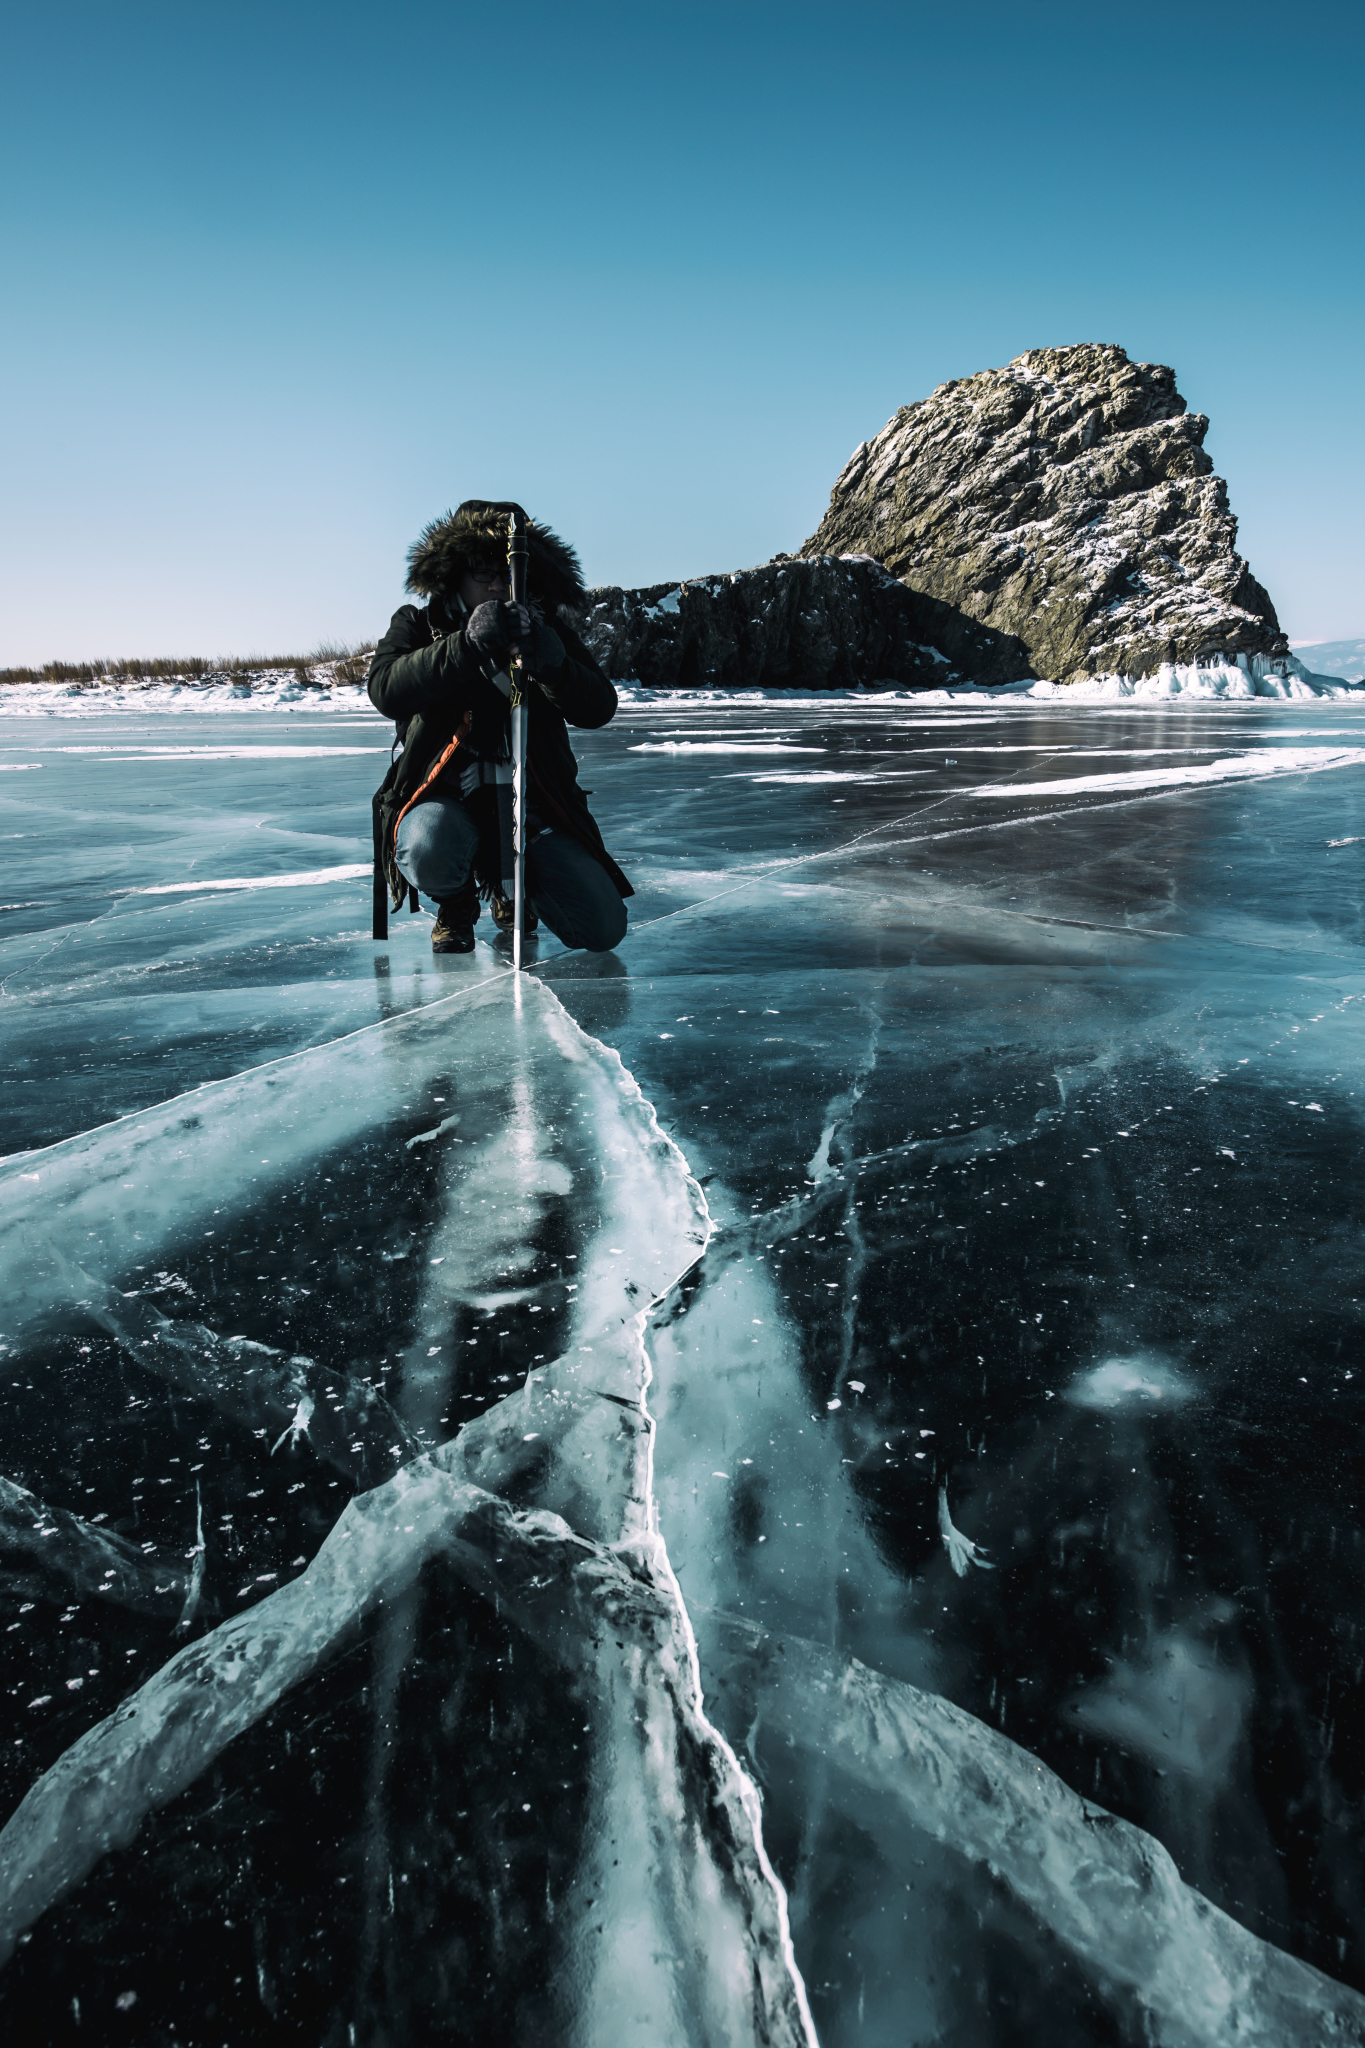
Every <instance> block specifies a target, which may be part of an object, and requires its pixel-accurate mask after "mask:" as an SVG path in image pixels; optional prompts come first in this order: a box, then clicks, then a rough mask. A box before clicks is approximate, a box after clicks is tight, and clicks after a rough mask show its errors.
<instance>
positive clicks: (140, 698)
mask: <svg viewBox="0 0 1365 2048" xmlns="http://www.w3.org/2000/svg"><path fill="white" fill-rule="evenodd" d="M334 669H335V664H334V663H327V662H319V663H317V664H316V666H315V668H314V670H313V674H314V676H315V678H316V680H315V681H314V682H312V683H304V682H301V681H300V680H299V677H298V674H297V672H296V671H295V670H294V669H292V668H279V669H253V670H252V671H251V672H250V673H249V674H247V673H240V674H234V673H231V672H229V671H227V670H224V671H222V672H221V673H220V674H217V675H208V676H202V677H198V676H148V677H147V678H146V679H145V680H144V679H141V678H138V677H123V678H120V679H119V680H118V681H117V682H89V683H85V682H81V683H7V684H6V685H5V686H4V688H3V689H0V716H3V715H4V714H6V713H8V714H9V715H10V716H12V717H14V716H17V717H20V718H25V717H33V718H43V717H46V718H90V717H92V716H94V715H95V714H96V713H101V712H106V711H144V712H146V711H158V712H159V711H279V710H289V711H332V712H334V711H354V710H356V709H357V708H362V707H368V705H369V698H368V697H367V696H366V694H365V685H364V684H363V683H348V682H342V681H340V680H338V678H337V676H336V675H335V673H334Z"/></svg>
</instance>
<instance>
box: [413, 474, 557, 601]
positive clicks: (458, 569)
mask: <svg viewBox="0 0 1365 2048" xmlns="http://www.w3.org/2000/svg"><path fill="white" fill-rule="evenodd" d="M520 511H521V507H520V505H515V504H512V503H511V502H510V501H507V500H492V499H488V498H466V499H465V501H464V503H463V505H460V506H458V507H457V508H456V510H455V511H454V512H447V513H446V514H445V516H444V518H442V519H433V520H432V522H431V525H430V526H428V527H427V528H426V529H425V530H424V532H423V533H422V535H421V537H420V539H418V540H416V541H414V543H413V545H412V546H411V547H410V548H409V550H408V589H409V590H411V591H414V592H415V593H416V594H417V595H418V596H420V597H447V596H453V595H454V593H455V590H456V586H457V585H458V584H459V581H460V579H461V577H462V576H463V575H464V574H465V572H466V570H468V569H470V568H472V567H473V566H474V564H475V563H476V562H486V561H487V560H488V559H489V557H490V556H494V557H498V558H501V557H502V556H504V555H505V554H506V552H507V519H508V514H509V513H511V512H520ZM522 516H523V518H525V516H526V515H525V514H524V513H523V514H522ZM526 538H527V549H528V553H529V555H530V561H529V562H528V564H527V578H526V582H527V592H526V594H527V596H528V597H534V598H537V599H538V600H539V601H540V603H541V604H542V605H543V606H544V607H545V608H546V610H548V611H551V612H553V611H556V610H557V609H558V608H559V606H560V605H569V606H570V607H571V608H573V609H577V608H578V607H579V606H580V605H581V604H582V602H583V599H584V597H585V596H586V594H587V593H586V591H585V589H584V584H583V571H582V569H581V567H580V566H579V561H578V556H577V555H576V554H575V553H574V550H573V549H572V548H571V547H570V546H569V545H568V543H567V542H566V541H562V540H561V539H560V538H559V536H558V534H555V533H551V531H550V529H549V527H548V526H541V525H540V524H539V522H538V521H537V520H534V519H527V520H526Z"/></svg>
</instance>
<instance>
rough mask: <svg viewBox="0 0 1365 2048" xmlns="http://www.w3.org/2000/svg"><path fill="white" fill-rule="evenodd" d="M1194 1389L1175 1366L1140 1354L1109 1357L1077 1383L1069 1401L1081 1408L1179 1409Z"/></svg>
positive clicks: (1069, 1392)
mask: <svg viewBox="0 0 1365 2048" xmlns="http://www.w3.org/2000/svg"><path fill="white" fill-rule="evenodd" d="M1193 1391H1194V1389H1193V1388H1192V1387H1191V1386H1190V1384H1189V1382H1188V1381H1187V1380H1184V1379H1182V1378H1181V1376H1180V1374H1179V1373H1178V1372H1176V1371H1175V1369H1174V1367H1172V1366H1170V1365H1166V1364H1164V1363H1163V1362H1162V1361H1161V1360H1160V1359H1156V1358H1151V1357H1147V1356H1145V1355H1143V1354H1141V1353H1139V1354H1138V1355H1137V1356H1136V1357H1134V1358H1106V1359H1104V1360H1103V1362H1102V1363H1101V1364H1099V1365H1096V1366H1093V1367H1092V1368H1091V1370H1090V1371H1089V1372H1084V1373H1082V1374H1081V1375H1080V1377H1079V1378H1078V1379H1076V1380H1074V1381H1073V1382H1072V1384H1071V1386H1070V1387H1069V1388H1068V1390H1067V1399H1068V1401H1070V1402H1072V1403H1073V1405H1074V1406H1075V1407H1077V1408H1108V1409H1118V1408H1144V1407H1161V1408H1176V1407H1179V1406H1180V1404H1181V1403H1182V1402H1183V1401H1188V1400H1189V1398H1190V1395H1191V1394H1192V1393H1193Z"/></svg>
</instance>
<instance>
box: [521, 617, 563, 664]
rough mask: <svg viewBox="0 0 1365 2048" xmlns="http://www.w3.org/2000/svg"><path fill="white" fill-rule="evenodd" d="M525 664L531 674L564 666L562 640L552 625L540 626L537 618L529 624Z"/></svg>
mask: <svg viewBox="0 0 1365 2048" xmlns="http://www.w3.org/2000/svg"><path fill="white" fill-rule="evenodd" d="M527 665H528V667H529V668H530V671H531V674H532V675H533V676H538V675H543V674H544V673H545V671H546V669H551V668H562V667H563V666H564V642H563V641H562V640H561V639H560V637H559V635H558V633H556V631H555V629H554V627H553V626H542V625H541V623H540V621H539V620H538V619H537V620H533V621H532V624H531V647H530V652H529V654H528V656H527Z"/></svg>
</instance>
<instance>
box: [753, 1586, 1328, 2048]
mask: <svg viewBox="0 0 1365 2048" xmlns="http://www.w3.org/2000/svg"><path fill="white" fill-rule="evenodd" d="M712 1620H713V1624H714V1629H713V1632H714V1634H715V1636H716V1639H717V1642H718V1644H721V1645H723V1646H724V1647H723V1649H718V1650H717V1653H716V1657H717V1660H720V1659H721V1658H722V1657H723V1656H725V1655H726V1654H727V1653H728V1665H727V1668H726V1671H725V1677H724V1683H726V1684H727V1685H729V1686H732V1687H741V1688H743V1689H745V1692H746V1697H748V1696H752V1697H754V1698H756V1700H757V1703H758V1711H759V1714H760V1715H761V1718H762V1721H763V1723H764V1724H765V1725H767V1726H768V1727H770V1728H772V1729H773V1731H774V1732H775V1733H777V1734H779V1735H780V1736H782V1737H783V1738H785V1739H786V1740H788V1741H791V1742H794V1743H796V1744H798V1745H799V1746H800V1747H801V1748H803V1749H805V1750H807V1751H808V1752H810V1753H812V1754H813V1755H815V1756H818V1757H819V1759H820V1766H821V1769H822V1771H823V1772H833V1773H834V1774H835V1776H836V1778H837V1779H838V1780H839V1781H840V1788H841V1789H840V1792H839V1794H838V1795H837V1796H838V1800H839V1804H840V1806H841V1809H842V1810H843V1812H844V1813H845V1814H847V1816H848V1817H849V1818H850V1819H852V1820H853V1821H854V1822H855V1823H856V1824H857V1825H858V1826H859V1827H861V1828H864V1829H866V1830H867V1831H869V1832H870V1833H871V1835H872V1837H873V1839H874V1840H875V1841H876V1842H877V1844H878V1847H879V1849H880V1850H881V1853H882V1855H883V1856H884V1857H885V1858H886V1859H887V1861H888V1863H889V1865H890V1868H891V1871H892V1872H893V1873H899V1871H901V1870H904V1871H905V1872H906V1874H907V1881H909V1879H910V1874H911V1873H912V1872H913V1871H914V1870H915V1869H916V1868H917V1866H918V1864H919V1860H920V1855H921V1853H922V1852H921V1851H918V1850H917V1849H916V1847H915V1842H914V1832H913V1831H922V1832H923V1833H925V1834H929V1835H932V1836H933V1837H935V1838H936V1839H937V1840H938V1841H940V1842H944V1843H947V1844H949V1845H950V1846H951V1847H952V1848H953V1849H955V1850H956V1851H957V1852H958V1853H959V1854H961V1855H963V1856H965V1857H967V1858H970V1859H971V1860H972V1861H973V1862H974V1863H980V1864H983V1865H985V1866H987V1867H988V1868H989V1870H990V1871H991V1873H992V1874H993V1875H994V1876H995V1877H996V1878H998V1879H999V1880H1000V1881H1002V1882H1003V1883H1004V1884H1006V1885H1007V1886H1008V1887H1009V1889H1010V1891H1011V1892H1013V1894H1014V1895H1015V1897H1016V1898H1018V1899H1019V1900H1020V1901H1022V1902H1023V1903H1024V1904H1025V1905H1026V1906H1027V1907H1028V1908H1029V1909H1030V1911H1031V1912H1033V1913H1034V1914H1036V1915H1037V1917H1038V1919H1039V1920H1040V1921H1041V1922H1042V1924H1043V1925H1044V1926H1045V1927H1047V1928H1048V1929H1049V1930H1050V1931H1051V1933H1052V1934H1053V1936H1054V1937H1055V1938H1056V1939H1057V1940H1058V1941H1060V1942H1061V1943H1062V1944H1063V1946H1064V1947H1065V1948H1066V1949H1067V1950H1068V1951H1069V1953H1070V1954H1071V1955H1072V1956H1073V1957H1074V1958H1075V1960H1076V1961H1077V1962H1078V1963H1080V1964H1081V1966H1082V1967H1083V1968H1084V1969H1085V1971H1086V1972H1087V1974H1088V1975H1089V1976H1090V1977H1091V1978H1092V1979H1093V1980H1094V1982H1095V1983H1096V1984H1097V1985H1098V1986H1099V1988H1100V1989H1101V1990H1102V1991H1103V1992H1104V1994H1105V1996H1106V2000H1107V2001H1108V2002H1110V2003H1111V2004H1113V2005H1115V2006H1117V2007H1118V2009H1119V2011H1120V2012H1121V2013H1122V2015H1123V2016H1124V2020H1125V2022H1126V2024H1127V2025H1128V2026H1129V2027H1131V2029H1132V2030H1133V2035H1134V2038H1138V2037H1139V2036H1140V2037H1141V2038H1142V2039H1143V2040H1148V2041H1152V2042H1153V2043H1158V2044H1161V2048H1211V2044H1214V2043H1217V2044H1223V2043H1227V2044H1229V2048H1231V2044H1232V2043H1233V2042H1236V2043H1237V2044H1238V2048H1320V2044H1321V2043H1323V2042H1325V2041H1341V2042H1357V2043H1358V2042H1362V2041H1365V1998H1362V1996H1361V1995H1360V1993H1359V1992H1356V1991H1352V1990H1350V1989H1348V1988H1347V1987H1346V1986H1345V1985H1343V1984H1338V1983H1335V1982H1334V1981H1333V1980H1332V1979H1331V1978H1330V1977H1325V1976H1324V1975H1323V1974H1322V1973H1321V1972H1320V1971H1318V1970H1315V1969H1314V1968H1312V1966H1311V1965H1310V1964H1308V1963H1303V1962H1299V1961H1298V1960H1297V1959H1296V1958H1295V1957H1293V1956H1289V1955H1286V1954H1285V1953H1284V1952H1283V1951H1282V1950H1280V1949H1277V1948H1274V1947H1272V1946H1271V1944H1270V1943H1269V1942H1264V1941H1261V1940H1259V1939H1258V1938H1257V1937H1256V1936H1255V1935H1254V1934H1251V1933H1249V1932H1248V1931H1247V1929H1246V1928H1244V1927H1242V1926H1240V1925H1239V1924H1238V1922H1237V1921H1235V1920H1233V1919H1232V1918H1230V1916H1229V1915H1228V1914H1226V1913H1224V1912H1221V1911H1220V1910H1219V1908H1218V1907H1217V1906H1214V1905H1212V1904H1211V1903H1210V1902H1209V1900H1207V1899H1206V1898H1204V1897H1203V1896H1202V1895H1201V1894H1200V1893H1199V1892H1197V1891H1194V1890H1193V1889H1192V1888H1191V1887H1190V1886H1188V1885H1186V1884H1184V1883H1183V1882H1182V1881H1181V1878H1180V1874H1179V1872H1178V1871H1177V1869H1176V1867H1175V1864H1174V1862H1173V1861H1172V1859H1171V1857H1170V1855H1169V1854H1168V1853H1167V1851H1166V1850H1165V1849H1164V1848H1163V1847H1162V1845H1161V1844H1160V1842H1158V1841H1156V1840H1155V1838H1154V1837H1153V1836H1151V1835H1149V1834H1146V1833H1144V1832H1143V1830H1142V1829H1141V1828H1136V1827H1133V1826H1132V1825H1130V1823H1129V1822H1127V1821H1123V1820H1119V1819H1118V1818H1117V1817H1116V1816H1115V1815H1114V1814H1111V1813H1106V1812H1105V1811H1104V1810H1103V1808H1101V1807H1097V1806H1095V1805H1093V1804H1092V1803H1091V1802H1090V1801H1089V1800H1087V1799H1083V1798H1082V1797H1081V1796H1080V1794H1079V1793H1076V1792H1073V1791H1072V1790H1071V1788H1070V1787H1069V1786H1068V1785H1065V1784H1064V1783H1063V1782H1062V1780H1061V1779H1060V1778H1058V1777H1057V1776H1055V1774H1054V1773H1053V1772H1051V1771H1050V1770H1048V1769H1047V1767H1046V1766H1045V1765H1043V1764H1041V1763H1040V1762H1039V1761H1038V1759H1037V1757H1035V1756H1033V1755H1032V1754H1031V1753H1030V1752H1029V1751H1028V1750H1026V1749H1021V1748H1020V1747H1018V1746H1017V1745H1016V1744H1015V1743H1012V1742H1010V1741H1009V1740H1008V1739H1007V1738H1006V1737H1005V1736H1003V1735H1000V1734H998V1733H997V1732H996V1731H995V1730H994V1729H992V1728H988V1727H986V1726H985V1725H984V1724H983V1723H982V1722H980V1721H978V1720H976V1719H975V1718H974V1717H973V1716H972V1715H970V1714H966V1713H964V1712H963V1711H962V1709H961V1708H960V1707H955V1706H953V1705H952V1703H951V1702H950V1701H948V1700H945V1699H941V1698H938V1697H936V1696H935V1695H933V1694H931V1693H926V1692H922V1691H920V1690H919V1688H918V1687H916V1686H912V1685H908V1684H905V1683H903V1682H901V1681H898V1680H896V1679H893V1678H888V1677H885V1676H883V1675H882V1674H880V1673H878V1672H875V1671H870V1670H868V1669H867V1668H866V1667H865V1666H863V1665H861V1664H858V1663H856V1662H848V1661H845V1660H843V1659H841V1658H840V1657H839V1656H838V1655H837V1654H836V1653H834V1652H831V1651H829V1650H826V1649H823V1648H821V1647H819V1646H818V1645H816V1644H814V1643H811V1642H807V1641H802V1640H799V1639H797V1638H795V1637H793V1636H791V1635H789V1634H784V1635H783V1636H782V1637H781V1638H778V1637H776V1636H775V1635H773V1634H772V1633H771V1632H770V1631H767V1630H764V1629H762V1628H760V1627H757V1626H755V1625H754V1624H753V1623H750V1622H746V1621H743V1620H740V1619H739V1618H737V1617H733V1616H716V1617H713V1618H712Z"/></svg>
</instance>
